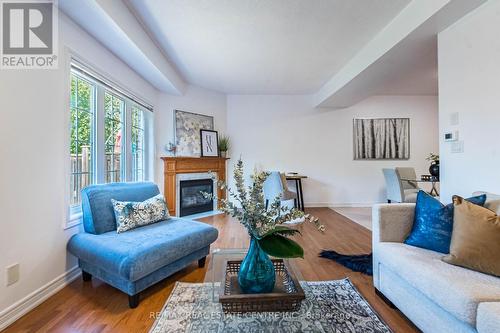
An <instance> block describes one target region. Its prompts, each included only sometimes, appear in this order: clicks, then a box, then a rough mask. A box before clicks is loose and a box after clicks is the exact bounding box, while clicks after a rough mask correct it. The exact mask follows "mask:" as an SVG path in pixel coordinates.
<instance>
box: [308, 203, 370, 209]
mask: <svg viewBox="0 0 500 333" xmlns="http://www.w3.org/2000/svg"><path fill="white" fill-rule="evenodd" d="M375 204H376V203H375V202H351V203H341V202H340V203H338V202H335V203H334V202H306V203H305V204H304V206H306V208H314V207H326V208H337V207H371V206H373V205H375Z"/></svg>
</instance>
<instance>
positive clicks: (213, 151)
mask: <svg viewBox="0 0 500 333" xmlns="http://www.w3.org/2000/svg"><path fill="white" fill-rule="evenodd" d="M200 138H201V156H202V157H218V156H219V148H218V147H219V136H218V134H217V131H212V130H205V129H201V130H200Z"/></svg>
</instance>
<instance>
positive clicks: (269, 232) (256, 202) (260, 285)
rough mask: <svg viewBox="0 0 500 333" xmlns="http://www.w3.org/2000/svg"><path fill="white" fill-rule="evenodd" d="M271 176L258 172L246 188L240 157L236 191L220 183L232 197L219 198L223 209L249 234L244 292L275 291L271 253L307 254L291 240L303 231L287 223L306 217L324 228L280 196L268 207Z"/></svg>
mask: <svg viewBox="0 0 500 333" xmlns="http://www.w3.org/2000/svg"><path fill="white" fill-rule="evenodd" d="M268 176H269V173H267V172H257V171H255V172H254V174H253V175H252V176H251V180H252V185H250V186H248V187H246V186H245V182H244V176H243V161H242V160H241V159H240V160H238V162H237V164H236V166H235V168H234V181H235V188H236V190H235V191H233V190H232V189H230V188H228V187H227V185H226V184H225V183H219V186H220V187H221V189H225V190H227V192H228V197H229V198H228V199H222V200H220V206H221V208H220V209H221V210H222V211H223V212H225V213H226V214H228V215H230V216H232V217H235V218H236V219H238V220H239V221H240V223H241V224H242V225H243V226H244V227H245V228H246V229H247V231H248V235H249V237H250V247H249V249H248V252H247V255H246V256H245V259H244V260H243V262H242V263H241V266H240V270H239V273H238V284H239V286H240V289H241V290H242V291H243V292H244V293H267V292H271V291H272V290H273V288H274V283H275V280H276V275H275V270H274V265H273V262H272V261H271V259H270V258H269V256H273V257H276V258H303V257H304V250H303V249H302V247H301V246H300V245H299V244H297V243H296V242H295V241H294V240H292V239H290V237H292V236H294V235H297V234H300V232H299V231H298V230H297V229H293V228H290V227H289V226H287V225H285V224H284V223H286V222H289V221H296V220H297V219H304V220H306V221H308V222H311V223H314V224H315V225H316V227H317V228H318V230H320V231H321V232H323V231H324V229H325V227H324V226H323V225H321V224H320V222H319V219H318V218H315V217H314V216H311V215H309V214H305V213H304V212H302V211H299V210H297V209H295V208H288V207H283V206H281V200H280V198H279V197H277V198H276V199H274V200H273V202H272V203H271V204H270V205H269V207H268V208H267V209H266V204H265V200H264V193H263V185H264V182H265V180H266V178H267V177H268ZM204 196H205V197H207V198H212V196H213V195H212V194H208V193H204Z"/></svg>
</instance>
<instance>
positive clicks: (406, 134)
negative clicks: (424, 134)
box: [353, 118, 410, 160]
mask: <svg viewBox="0 0 500 333" xmlns="http://www.w3.org/2000/svg"><path fill="white" fill-rule="evenodd" d="M353 133H354V159H355V160H407V159H409V158H410V119H409V118H383V119H354V129H353Z"/></svg>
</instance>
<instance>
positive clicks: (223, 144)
mask: <svg viewBox="0 0 500 333" xmlns="http://www.w3.org/2000/svg"><path fill="white" fill-rule="evenodd" d="M229 147H230V146H229V137H228V136H225V135H222V136H221V137H220V138H219V153H220V157H227V152H228V150H229Z"/></svg>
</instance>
